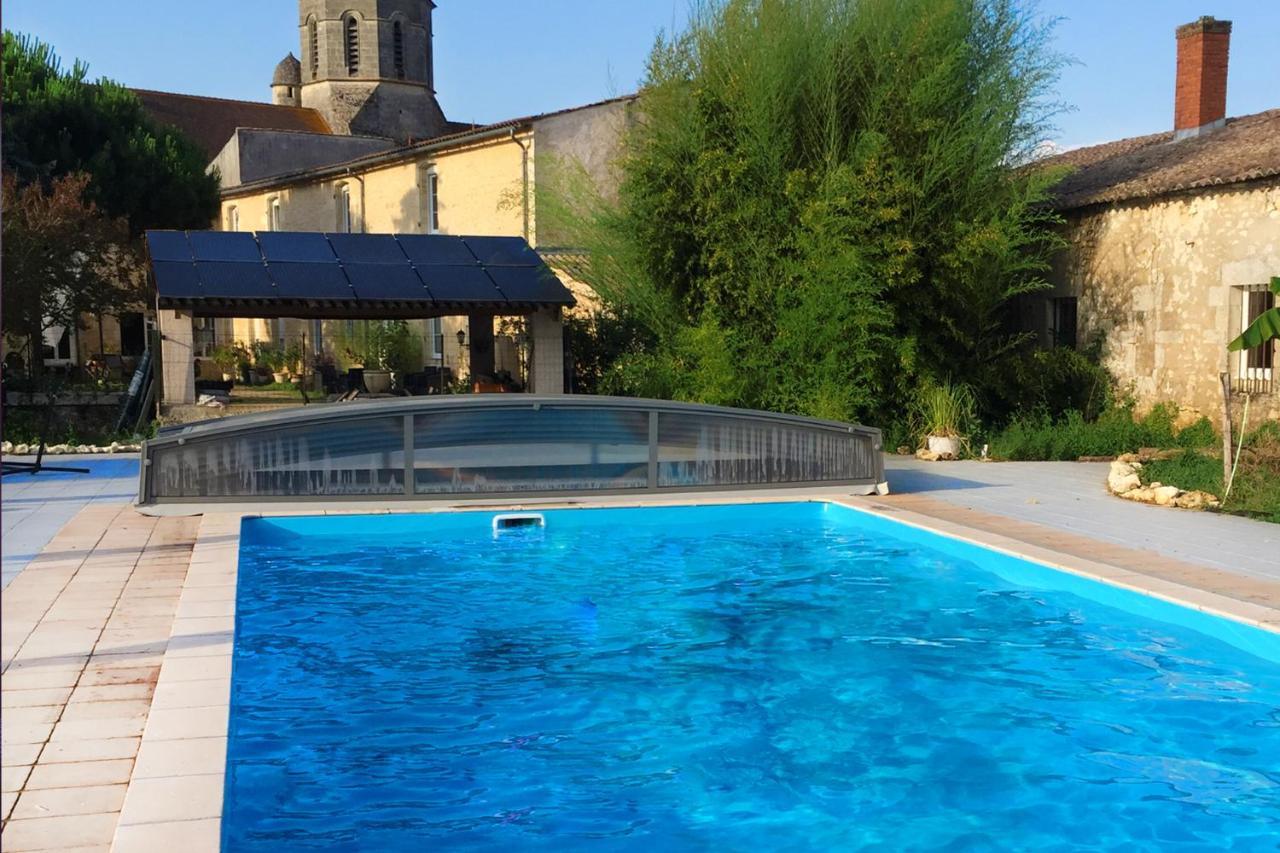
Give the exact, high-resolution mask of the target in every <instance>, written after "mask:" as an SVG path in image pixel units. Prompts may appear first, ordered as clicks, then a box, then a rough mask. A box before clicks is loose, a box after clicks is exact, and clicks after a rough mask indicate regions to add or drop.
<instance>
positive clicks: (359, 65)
mask: <svg viewBox="0 0 1280 853" xmlns="http://www.w3.org/2000/svg"><path fill="white" fill-rule="evenodd" d="M433 8H434V4H433V3H431V2H430V0H344V2H343V3H341V4H335V3H332V2H329V0H299V2H298V34H299V46H298V54H299V56H300V57H301V58H298V56H295V55H294V53H293V52H290V53H289V54H288V55H287V56H286V57H285V58H284V59H283V60H281V62H280V63H279V64H278V65H277V66H276V68H275V69H274V71H273V73H272V75H271V78H270V87H269V88H270V93H271V100H270V102H269V103H268V102H250V101H235V100H227V99H221V98H208V97H203V96H200V95H191V94H181V93H171V92H155V91H148V90H136V91H135V94H136V95H137V96H138V98H139V99H140V100H141V102H142V104H143V107H144V108H145V109H146V110H147V112H148V113H149V114H150V115H151V116H152V117H153V118H154V119H155V120H156V121H158V122H161V123H165V124H169V125H172V126H175V127H177V128H179V129H180V130H182V131H183V132H184V133H185V134H186V135H187V136H189V137H190V138H191V139H192V140H193V141H195V142H196V144H197V145H199V146H200V147H201V148H203V150H204V151H205V153H206V154H207V156H208V158H209V164H210V165H209V168H210V169H211V170H216V171H217V172H218V174H219V175H220V178H221V193H222V203H221V209H220V211H219V215H218V217H217V220H216V221H215V222H213V223H211V227H212V228H214V229H219V230H232V231H271V230H277V231H285V230H288V231H323V232H356V233H359V232H365V233H388V232H410V233H442V234H454V235H473V236H519V237H524V238H526V239H527V240H529V242H530V243H532V244H533V245H535V246H536V247H537V248H539V250H540V251H541V252H542V253H543V255H544V257H547V259H548V260H549V261H550V262H551V265H552V267H553V268H554V269H555V271H556V272H557V274H558V275H560V277H561V279H562V280H563V281H565V282H566V283H567V284H570V286H571V287H573V289H574V290H575V292H577V293H581V296H580V298H579V301H580V302H581V301H582V299H584V298H585V299H588V300H589V299H591V298H593V297H592V295H591V294H590V292H589V291H587V290H585V289H584V288H581V287H578V286H576V284H575V283H574V282H573V281H572V279H571V277H570V276H569V275H568V274H567V273H566V271H565V270H562V269H559V268H556V265H555V263H554V258H555V256H554V253H550V254H549V253H548V251H547V250H548V247H547V246H545V245H539V241H538V233H537V214H536V207H537V196H538V188H537V180H538V175H537V163H538V162H546V161H547V160H548V159H549V158H554V159H564V160H573V161H576V162H577V163H579V164H581V165H583V166H584V167H585V168H586V169H587V171H588V172H589V173H590V174H591V175H592V176H593V177H594V178H595V179H596V180H598V181H600V182H602V183H604V184H606V185H607V184H608V183H609V181H610V177H609V175H608V169H609V165H608V164H609V163H610V161H611V160H612V159H613V157H614V155H615V153H616V147H617V144H618V142H619V140H620V138H621V133H622V131H623V129H624V128H625V125H626V123H627V122H628V121H629V120H630V114H631V108H632V104H633V102H634V98H633V97H623V98H616V99H613V100H609V101H605V102H601V103H597V104H590V105H587V106H583V107H578V108H573V109H566V110H561V111H557V112H553V113H549V114H545V115H536V116H527V117H523V118H517V119H512V120H509V121H503V122H498V123H495V124H491V125H485V126H480V125H475V124H471V123H466V122H455V121H450V120H448V119H447V118H446V117H445V116H444V113H443V111H442V110H441V109H440V106H439V104H438V102H437V100H436V89H435V74H434V70H433V47H432V38H433V32H432V30H433V28H432V10H433ZM152 315H153V312H152V311H150V310H148V309H145V308H143V307H141V306H139V307H138V308H137V310H131V311H127V312H121V314H120V315H119V316H118V317H110V316H104V317H101V318H98V317H93V318H85V321H84V326H85V328H82V329H79V330H75V329H71V330H65V333H63V330H52V331H51V332H50V340H49V341H48V343H49V344H50V345H49V346H47V347H46V354H47V355H48V358H46V362H48V363H50V364H58V365H65V366H74V365H84V364H86V363H88V362H89V361H90V360H91V359H95V358H97V357H99V356H100V355H102V354H104V353H105V354H108V356H109V357H114V356H117V355H119V354H121V353H123V354H125V355H128V356H137V355H140V354H141V352H142V350H143V348H144V347H145V346H146V345H147V331H146V328H147V326H148V325H149V324H150V323H151V322H152ZM473 322H474V318H472V319H470V320H469V319H468V318H467V317H444V318H432V319H424V320H421V321H413V324H412V325H413V326H414V328H415V331H417V332H418V334H419V336H420V337H421V339H422V341H423V354H422V355H423V363H424V365H425V366H436V365H438V366H444V367H448V368H449V369H450V370H451V371H452V372H453V373H454V374H455V375H459V376H463V375H466V374H467V373H468V372H469V367H470V365H469V358H470V355H471V353H472V350H471V343H470V342H469V339H470V338H474V337H476V336H475V335H472V334H471V331H472V330H471V329H470V327H469V323H473ZM343 325H349V324H344V323H343V321H328V320H327V321H323V322H321V321H314V320H305V321H304V320H294V319H287V318H286V319H271V320H264V319H249V318H244V319H228V318H216V319H214V318H195V319H194V329H193V341H192V355H193V356H194V357H195V358H196V359H197V360H199V359H201V357H202V356H207V355H209V354H210V353H211V352H212V351H213V350H214V349H216V348H217V347H219V346H222V345H225V344H232V343H242V344H245V345H246V346H252V345H253V344H255V343H259V344H263V345H268V346H279V347H282V348H283V347H285V346H292V345H295V344H298V343H300V342H305V344H306V348H307V350H308V351H309V353H311V354H319V353H320V352H321V350H322V349H323V347H324V346H325V345H326V341H327V342H328V344H329V345H332V342H333V341H334V340H335V339H337V338H339V337H341V333H342V331H343V330H342V328H341V326H343ZM459 332H462V333H463V335H462V337H461V338H460V337H459ZM495 332H496V336H495V338H494V348H495V351H494V357H495V363H496V368H497V369H499V370H508V371H510V372H511V373H512V374H513V375H514V374H516V372H517V367H518V365H519V363H520V359H521V353H520V345H521V341H520V335H519V334H517V333H516V332H515V331H514V329H513V326H512V324H511V323H509V322H504V319H503V318H500V317H499V318H495ZM504 332H507V333H506V334H504ZM481 337H483V335H481ZM526 355H527V353H526ZM49 358H53V359H54V361H52V362H50V361H49ZM201 368H202V369H203V370H205V371H206V372H207V374H208V375H209V376H212V375H213V374H214V372H215V369H214V366H213V364H212V362H208V361H205V362H202V364H201Z"/></svg>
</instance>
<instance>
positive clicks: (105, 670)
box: [76, 658, 160, 690]
mask: <svg viewBox="0 0 1280 853" xmlns="http://www.w3.org/2000/svg"><path fill="white" fill-rule="evenodd" d="M159 677H160V666H159V665H158V664H157V665H154V666H108V665H105V664H103V663H102V662H100V661H99V660H98V659H96V658H95V659H94V663H93V664H91V665H90V666H89V668H88V669H86V670H85V673H84V677H82V678H81V679H80V683H79V684H78V685H77V686H76V689H77V690H79V689H81V688H88V687H101V686H106V685H115V684H154V683H155V681H156V679H157V678H159Z"/></svg>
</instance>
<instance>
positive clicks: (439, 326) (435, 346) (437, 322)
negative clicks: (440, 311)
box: [427, 317, 444, 361]
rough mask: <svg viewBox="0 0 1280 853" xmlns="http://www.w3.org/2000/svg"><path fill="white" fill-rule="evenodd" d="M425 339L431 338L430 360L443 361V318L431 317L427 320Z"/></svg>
mask: <svg viewBox="0 0 1280 853" xmlns="http://www.w3.org/2000/svg"><path fill="white" fill-rule="evenodd" d="M427 337H429V338H431V358H432V360H433V361H442V360H443V359H444V318H443V317H431V318H428V320H427Z"/></svg>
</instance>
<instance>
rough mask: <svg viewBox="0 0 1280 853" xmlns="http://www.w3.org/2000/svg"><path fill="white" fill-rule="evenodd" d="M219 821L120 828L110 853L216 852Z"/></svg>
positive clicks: (141, 824)
mask: <svg viewBox="0 0 1280 853" xmlns="http://www.w3.org/2000/svg"><path fill="white" fill-rule="evenodd" d="M220 833H221V821H219V820H217V819H212V820H184V821H171V822H167V823H140V824H132V825H121V826H120V827H118V828H117V829H116V838H115V844H114V845H113V846H112V848H111V849H112V853H169V852H170V851H176V850H181V851H182V853H218V850H219V844H220V843H221V839H220Z"/></svg>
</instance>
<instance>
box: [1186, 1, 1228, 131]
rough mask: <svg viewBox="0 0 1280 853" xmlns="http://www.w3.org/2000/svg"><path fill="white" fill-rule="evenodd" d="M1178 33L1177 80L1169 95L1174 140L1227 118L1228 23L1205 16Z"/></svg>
mask: <svg viewBox="0 0 1280 853" xmlns="http://www.w3.org/2000/svg"><path fill="white" fill-rule="evenodd" d="M1177 34H1178V80H1177V86H1176V88H1175V90H1174V98H1173V129H1174V136H1175V138H1177V139H1185V138H1186V137H1188V136H1198V135H1199V134H1201V133H1204V132H1206V131H1209V130H1213V129H1214V128H1216V127H1222V125H1224V124H1225V123H1226V120H1227V48H1228V47H1229V45H1230V43H1231V22H1230V21H1219V20H1217V19H1215V18H1213V17H1211V16H1208V15H1206V16H1205V17H1203V18H1201V19H1200V20H1198V21H1194V22H1192V23H1190V24H1183V25H1182V26H1180V27H1178V29H1177Z"/></svg>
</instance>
